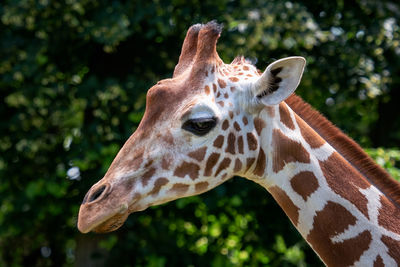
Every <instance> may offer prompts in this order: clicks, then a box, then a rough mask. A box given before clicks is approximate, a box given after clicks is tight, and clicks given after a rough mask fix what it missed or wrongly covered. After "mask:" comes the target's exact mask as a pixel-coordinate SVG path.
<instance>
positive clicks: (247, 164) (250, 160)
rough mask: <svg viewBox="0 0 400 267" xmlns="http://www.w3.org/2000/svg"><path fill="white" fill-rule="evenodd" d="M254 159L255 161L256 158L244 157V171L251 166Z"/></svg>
mask: <svg viewBox="0 0 400 267" xmlns="http://www.w3.org/2000/svg"><path fill="white" fill-rule="evenodd" d="M254 161H256V158H247V159H246V172H247V171H248V170H249V169H250V168H251V166H253V164H254Z"/></svg>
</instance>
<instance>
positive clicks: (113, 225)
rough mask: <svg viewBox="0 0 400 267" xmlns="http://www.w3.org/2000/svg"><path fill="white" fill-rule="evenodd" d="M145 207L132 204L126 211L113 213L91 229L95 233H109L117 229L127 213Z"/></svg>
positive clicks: (123, 221) (126, 216) (125, 218)
mask: <svg viewBox="0 0 400 267" xmlns="http://www.w3.org/2000/svg"><path fill="white" fill-rule="evenodd" d="M145 209H147V207H143V206H137V205H135V204H133V205H131V206H130V207H129V208H128V210H127V211H126V212H124V213H118V214H115V215H114V216H112V217H111V218H109V219H107V220H106V221H104V222H102V223H101V224H99V225H98V226H96V227H94V228H93V229H92V230H91V231H93V232H95V233H109V232H113V231H115V230H118V229H119V228H120V227H121V226H122V225H123V224H124V223H125V221H126V220H127V219H128V216H129V214H131V213H132V212H137V211H143V210H145Z"/></svg>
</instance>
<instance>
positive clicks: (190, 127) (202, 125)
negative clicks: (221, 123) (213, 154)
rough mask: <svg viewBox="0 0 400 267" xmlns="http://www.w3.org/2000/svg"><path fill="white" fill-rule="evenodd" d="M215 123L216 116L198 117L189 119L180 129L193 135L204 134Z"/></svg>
mask: <svg viewBox="0 0 400 267" xmlns="http://www.w3.org/2000/svg"><path fill="white" fill-rule="evenodd" d="M216 124H217V119H216V118H199V119H189V120H187V121H186V122H185V123H184V124H183V125H182V129H184V130H186V131H189V132H191V133H193V134H195V135H198V136H203V135H206V134H207V133H208V132H209V131H211V129H212V128H214V127H215V125H216Z"/></svg>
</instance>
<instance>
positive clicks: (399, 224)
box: [378, 195, 400, 234]
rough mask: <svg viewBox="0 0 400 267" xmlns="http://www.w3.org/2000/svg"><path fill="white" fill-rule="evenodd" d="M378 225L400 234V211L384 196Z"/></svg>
mask: <svg viewBox="0 0 400 267" xmlns="http://www.w3.org/2000/svg"><path fill="white" fill-rule="evenodd" d="M380 200H381V205H382V206H381V208H380V209H379V216H378V223H379V225H381V226H383V227H385V228H386V229H388V230H390V231H392V232H395V233H396V234H400V209H399V208H397V207H396V206H395V205H394V204H393V203H392V202H390V201H389V200H388V199H387V198H386V197H385V196H384V195H382V196H381V199H380Z"/></svg>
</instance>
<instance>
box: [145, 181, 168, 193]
mask: <svg viewBox="0 0 400 267" xmlns="http://www.w3.org/2000/svg"><path fill="white" fill-rule="evenodd" d="M167 183H168V179H167V178H164V177H161V178H158V179H157V180H156V181H155V182H154V187H153V189H152V190H151V191H150V192H149V195H152V196H155V195H157V194H158V193H159V192H160V190H161V187H162V186H163V185H166V184H167Z"/></svg>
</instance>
